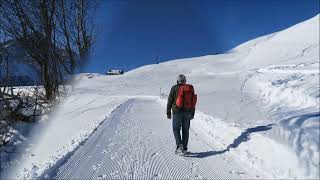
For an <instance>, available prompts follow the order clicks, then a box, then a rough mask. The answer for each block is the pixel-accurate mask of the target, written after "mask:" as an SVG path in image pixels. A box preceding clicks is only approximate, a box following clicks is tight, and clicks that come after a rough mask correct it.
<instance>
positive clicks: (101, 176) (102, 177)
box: [98, 174, 107, 179]
mask: <svg viewBox="0 0 320 180" xmlns="http://www.w3.org/2000/svg"><path fill="white" fill-rule="evenodd" d="M106 178H107V175H105V174H100V175H99V176H98V179H106Z"/></svg>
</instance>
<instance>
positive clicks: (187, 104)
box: [176, 84, 197, 110]
mask: <svg viewBox="0 0 320 180" xmlns="http://www.w3.org/2000/svg"><path fill="white" fill-rule="evenodd" d="M196 103H197V95H196V94H195V93H194V89H193V86H192V85H190V84H183V85H181V86H180V87H179V90H178V96H177V100H176V107H177V108H179V109H181V108H184V109H185V110H193V109H195V108H196Z"/></svg>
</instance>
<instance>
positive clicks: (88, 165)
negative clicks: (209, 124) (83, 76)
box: [49, 98, 259, 179]
mask: <svg viewBox="0 0 320 180" xmlns="http://www.w3.org/2000/svg"><path fill="white" fill-rule="evenodd" d="M164 117H165V116H164V108H163V107H162V106H161V105H160V104H159V103H158V102H156V101H155V100H152V99H145V98H144V99H141V98H139V99H131V100H129V101H127V102H125V103H124V104H123V105H121V106H120V107H118V108H117V109H116V110H115V111H114V112H113V113H112V114H111V116H110V118H109V119H107V120H106V121H105V122H104V123H103V124H102V125H101V126H100V127H99V128H98V129H97V131H96V132H94V133H93V135H92V136H91V137H90V138H89V139H88V140H87V141H86V142H85V143H84V144H83V145H82V146H80V147H79V148H78V149H77V150H76V151H75V152H74V153H73V154H72V155H71V156H70V158H69V159H68V160H66V161H65V162H64V163H63V164H62V165H61V167H59V168H55V169H54V170H52V172H51V173H49V174H51V175H53V176H56V178H59V179H92V178H94V179H99V178H103V179H113V178H116V179H119V178H120V179H123V178H125V179H141V178H143V179H153V178H155V179H158V178H159V179H199V178H201V179H203V178H204V179H229V178H246V179H247V178H254V177H258V176H256V175H257V174H259V173H257V172H255V171H254V170H252V169H250V168H248V167H246V166H244V165H243V164H242V165H241V164H240V163H239V162H238V161H237V160H235V159H234V158H233V157H230V156H231V155H230V154H228V153H225V152H224V151H219V149H216V148H215V147H213V146H210V145H208V143H206V142H205V139H203V137H201V136H200V135H198V134H197V133H195V132H194V131H193V130H192V129H191V134H190V143H189V150H190V151H191V153H190V154H189V156H190V157H182V156H177V155H175V154H174V137H173V135H172V127H171V120H168V119H165V118H164ZM191 126H192V124H191Z"/></svg>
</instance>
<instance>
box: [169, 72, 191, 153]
mask: <svg viewBox="0 0 320 180" xmlns="http://www.w3.org/2000/svg"><path fill="white" fill-rule="evenodd" d="M186 82H187V81H186V76H185V75H183V74H179V75H178V77H177V84H176V85H174V86H172V88H171V90H170V94H169V97H168V103H167V118H168V119H171V115H172V128H173V135H174V138H175V140H176V150H175V154H186V153H187V150H188V140H189V128H190V120H191V119H193V118H194V114H195V105H196V102H197V95H196V94H195V93H194V88H193V86H192V85H190V84H186ZM171 110H172V113H171ZM181 130H182V136H181V132H180V131H181Z"/></svg>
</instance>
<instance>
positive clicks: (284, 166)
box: [1, 15, 320, 179]
mask: <svg viewBox="0 0 320 180" xmlns="http://www.w3.org/2000/svg"><path fill="white" fill-rule="evenodd" d="M319 62H320V58H319V15H317V16H315V17H313V18H311V19H309V20H307V21H305V22H302V23H299V24H297V25H295V26H293V27H290V28H288V29H285V30H283V31H280V32H277V33H273V34H271V35H267V36H263V37H260V38H257V39H254V40H252V41H249V42H247V43H244V44H242V45H240V46H238V47H236V48H235V49H233V50H231V51H230V52H228V53H226V54H220V55H214V56H213V55H212V56H211V55H209V56H203V57H197V58H188V59H180V60H173V61H168V62H164V63H160V64H154V65H147V66H143V67H140V68H137V69H135V70H132V71H130V72H127V73H125V74H124V75H122V76H104V75H99V74H80V75H79V76H78V77H77V78H78V80H77V81H78V82H77V84H76V86H75V88H74V91H73V92H72V93H71V95H70V97H68V98H67V99H66V100H65V102H64V103H62V104H60V105H59V106H58V107H57V109H56V111H55V112H54V113H53V114H52V115H51V118H50V119H49V120H48V121H46V122H42V123H41V127H43V128H37V129H36V130H35V133H34V134H35V135H34V140H33V142H37V143H36V144H28V148H26V149H24V151H22V152H19V153H17V154H20V156H18V157H19V158H15V159H14V160H13V161H11V163H9V164H6V167H5V171H4V172H3V173H1V177H3V178H7V177H9V178H19V179H21V178H24V179H33V178H39V177H41V178H53V177H56V178H67V179H68V178H71V179H77V178H80V177H81V178H89V179H91V178H94V179H96V178H102V179H109V178H132V179H136V178H140V177H141V178H146V179H150V178H155V179H168V178H169V179H171V178H190V179H191V178H194V179H205V178H208V179H211V178H215V179H229V178H231V179H232V178H244V179H248V178H261V179H265V178H272V179H274V178H277V179H279V178H282V179H294V178H300V179H306V178H313V179H318V178H319V177H320V173H319V167H320V165H319V162H320V158H319V152H320V142H319V136H320V112H319V104H320V102H319V98H320V92H319V89H320V87H319V76H320V75H319ZM179 73H183V74H185V75H186V77H187V82H188V83H191V84H193V85H194V87H195V89H196V93H197V94H198V104H197V111H196V115H195V118H194V119H193V120H192V123H191V135H190V148H189V150H190V152H191V154H190V156H193V157H180V156H175V155H174V149H175V145H174V142H173V141H174V137H173V134H172V130H171V125H170V123H171V122H170V121H171V120H168V119H166V115H165V105H166V97H167V95H168V94H169V90H170V88H171V86H172V85H174V84H175V80H176V76H177V74H179ZM160 94H162V95H161V98H159V95H160ZM38 129H39V130H38ZM40 129H41V130H40ZM28 138H29V139H32V138H33V137H28ZM21 146H22V147H24V145H23V144H22V145H21ZM228 147H229V149H228ZM20 149H22V148H20ZM226 149H228V150H229V151H226Z"/></svg>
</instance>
